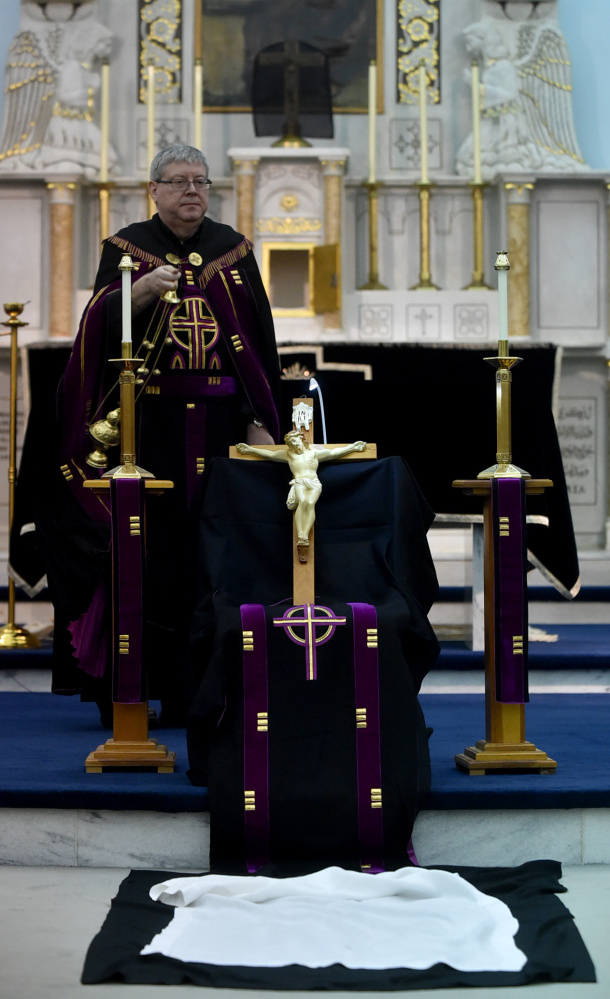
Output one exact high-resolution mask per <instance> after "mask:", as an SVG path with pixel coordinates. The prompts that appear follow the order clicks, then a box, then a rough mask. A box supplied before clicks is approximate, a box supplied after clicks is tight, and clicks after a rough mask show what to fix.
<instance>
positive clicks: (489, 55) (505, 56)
mask: <svg viewBox="0 0 610 999" xmlns="http://www.w3.org/2000/svg"><path fill="white" fill-rule="evenodd" d="M464 39H465V43H466V49H467V51H468V53H469V55H470V56H472V58H473V59H476V60H477V61H478V62H479V66H480V67H481V84H482V87H481V169H482V175H483V180H492V179H493V178H494V176H495V175H496V174H497V173H498V172H501V171H505V172H509V171H511V170H533V171H543V170H550V171H561V172H566V171H570V172H574V171H584V170H588V169H589V167H588V166H587V164H586V163H585V161H584V160H583V158H582V156H581V153H580V150H579V148H578V140H577V138H576V132H575V129H574V118H573V113H572V84H571V65H570V56H569V52H568V48H567V45H566V42H565V39H564V37H563V35H562V33H561V31H560V30H559V28H558V26H557V25H556V24H555V23H554V22H553V21H552V20H551V18H550V17H545V18H543V19H540V20H537V21H522V22H518V21H509V20H499V19H494V18H485V19H483V20H481V21H478V22H476V23H475V24H471V25H470V26H469V27H468V28H466V29H465V31H464ZM467 79H468V82H470V70H467ZM473 158H474V156H473V137H472V134H470V135H469V136H468V138H467V139H466V140H465V141H464V142H463V143H462V146H461V147H460V149H459V151H458V154H457V163H456V170H457V173H458V174H461V175H463V176H472V173H473Z"/></svg>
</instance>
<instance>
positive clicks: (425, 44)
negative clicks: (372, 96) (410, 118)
mask: <svg viewBox="0 0 610 999" xmlns="http://www.w3.org/2000/svg"><path fill="white" fill-rule="evenodd" d="M440 19H441V4H440V0H398V6H397V22H398V23H397V32H396V43H397V52H396V56H397V95H396V100H397V102H398V104H417V102H418V100H419V74H418V70H419V64H420V63H421V61H422V60H423V61H424V63H425V66H426V74H427V80H428V102H429V103H431V104H440V100H441V77H440Z"/></svg>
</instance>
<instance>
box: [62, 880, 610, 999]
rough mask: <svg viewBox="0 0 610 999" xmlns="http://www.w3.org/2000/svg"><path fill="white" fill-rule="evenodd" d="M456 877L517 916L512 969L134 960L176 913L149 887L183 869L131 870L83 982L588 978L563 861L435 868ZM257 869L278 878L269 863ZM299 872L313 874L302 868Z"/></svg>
mask: <svg viewBox="0 0 610 999" xmlns="http://www.w3.org/2000/svg"><path fill="white" fill-rule="evenodd" d="M437 869H438V870H443V871H451V872H454V873H456V874H459V875H461V877H463V878H465V879H466V880H467V881H469V882H470V883H471V884H472V885H474V887H475V888H478V889H479V891H482V892H485V893H486V894H487V895H493V896H495V897H496V898H499V899H501V900H502V901H503V902H505V903H506V905H508V907H509V908H510V910H511V912H512V914H513V916H514V917H515V918H516V919H517V920H518V922H519V930H518V932H517V935H516V937H515V942H516V944H517V946H518V947H519V948H520V949H521V950H522V951H523V952H524V954H525V955H526V956H527V963H526V964H525V966H524V967H523V969H522V970H521V971H518V972H493V971H478V972H464V971H456V970H455V969H454V968H450V967H448V966H447V965H445V964H436V965H434V966H433V967H432V968H427V969H425V970H423V971H419V970H417V971H416V970H412V969H409V968H391V969H389V970H383V971H364V970H354V969H349V968H345V967H344V966H343V965H338V964H335V965H331V966H330V967H328V968H315V969H314V968H305V967H303V966H301V965H290V966H287V967H283V968H250V967H223V966H222V965H211V964H194V963H193V964H191V963H188V964H186V963H183V962H182V961H176V960H174V959H173V958H168V957H164V956H162V955H158V954H150V955H147V956H146V957H140V950H141V949H142V948H143V947H144V946H145V945H146V944H148V943H150V941H151V940H152V938H153V936H154V935H155V934H156V933H159V932H160V931H161V930H162V929H163V928H164V927H165V926H167V924H168V923H169V921H170V920H171V919H172V917H173V914H174V909H173V908H172V907H171V906H168V905H165V904H164V903H162V902H153V901H152V899H151V898H150V896H149V894H148V892H149V890H150V888H151V887H152V886H153V885H154V884H157V883H158V882H160V881H167V880H168V879H169V878H172V877H180V875H179V874H168V872H167V871H132V872H131V873H130V874H129V875H128V877H127V878H126V879H125V880H124V881H123V882H122V884H121V886H120V888H119V892H118V895H117V896H116V898H115V899H114V900H113V902H112V906H111V909H110V912H109V913H108V915H107V917H106V920H105V922H104V924H103V926H102V928H101V930H100V932H99V933H98V934H97V936H96V937H95V938H94V939H93V941H92V943H91V945H90V947H89V950H88V952H87V957H86V959H85V966H84V969H83V975H82V979H81V981H82V982H83V984H85V985H92V984H96V983H99V982H124V983H126V984H128V985H186V984H193V985H201V986H204V987H208V988H243V989H277V990H279V989H282V990H288V991H294V990H303V991H304V990H314V989H324V990H350V991H371V992H372V991H378V992H389V991H400V990H406V989H435V988H457V987H459V986H464V987H470V988H473V987H476V986H479V987H482V986H487V987H500V986H509V985H527V984H533V983H534V982H594V981H595V980H596V978H595V969H594V967H593V963H592V961H591V958H590V956H589V954H588V952H587V949H586V947H585V945H584V943H583V940H582V937H581V936H580V933H579V932H578V930H577V928H576V926H575V924H574V920H573V917H572V915H571V913H570V912H569V910H568V909H567V908H566V907H565V905H564V904H563V903H562V902H561V901H560V899H558V898H557V894H558V893H560V892H564V891H565V890H566V889H565V888H564V887H563V886H562V885H561V884H560V882H559V878H560V877H561V865H560V864H559V863H558V862H557V861H554V860H536V861H530V862H529V863H526V864H523V865H522V866H521V867H515V868H508V867H489V868H488V867H453V866H450V867H445V866H443V867H438V868H437ZM259 873H260V874H261V875H266V876H270V877H273V876H281V875H278V872H277V871H276V870H274V869H272V868H269V869H261V871H260V872H259ZM293 873H298V874H306V873H309V870H307V869H303V870H300V871H298V872H293Z"/></svg>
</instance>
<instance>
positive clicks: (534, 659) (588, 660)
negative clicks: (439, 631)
mask: <svg viewBox="0 0 610 999" xmlns="http://www.w3.org/2000/svg"><path fill="white" fill-rule="evenodd" d="M536 627H540V628H544V630H545V631H548V633H549V634H550V635H557V636H558V639H557V641H556V642H530V643H529V646H528V655H529V665H530V669H577V670H578V669H610V624H587V625H585V624H541V625H536ZM483 663H484V653H483V652H473V651H472V649H468V648H466V646H465V644H464V642H442V643H441V654H440V657H439V659H438V660H437V663H436V668H437V669H481V670H482V669H483Z"/></svg>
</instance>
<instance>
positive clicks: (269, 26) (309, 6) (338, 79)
mask: <svg viewBox="0 0 610 999" xmlns="http://www.w3.org/2000/svg"><path fill="white" fill-rule="evenodd" d="M195 2H196V3H197V2H199V3H201V5H202V23H201V30H202V61H203V76H204V94H203V103H204V110H205V111H223V112H230V111H241V112H247V111H250V110H251V103H250V86H251V80H252V67H253V63H254V58H255V56H256V55H257V53H258V52H260V50H261V49H264V48H266V47H267V46H268V45H273V44H274V43H276V42H286V41H303V42H307V43H308V44H309V45H313V46H314V47H315V48H317V49H320V50H321V51H322V52H324V53H325V54H326V55H327V56H328V59H329V68H330V79H331V90H332V101H333V111H334V112H335V113H358V112H361V113H362V112H366V111H367V103H368V96H367V93H368V65H369V62H370V60H371V59H377V65H379V66H380V65H382V64H383V0H195ZM382 90H383V88H381V87H380V88H379V110H380V111H381V110H382V109H383V107H382V98H383V94H382Z"/></svg>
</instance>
